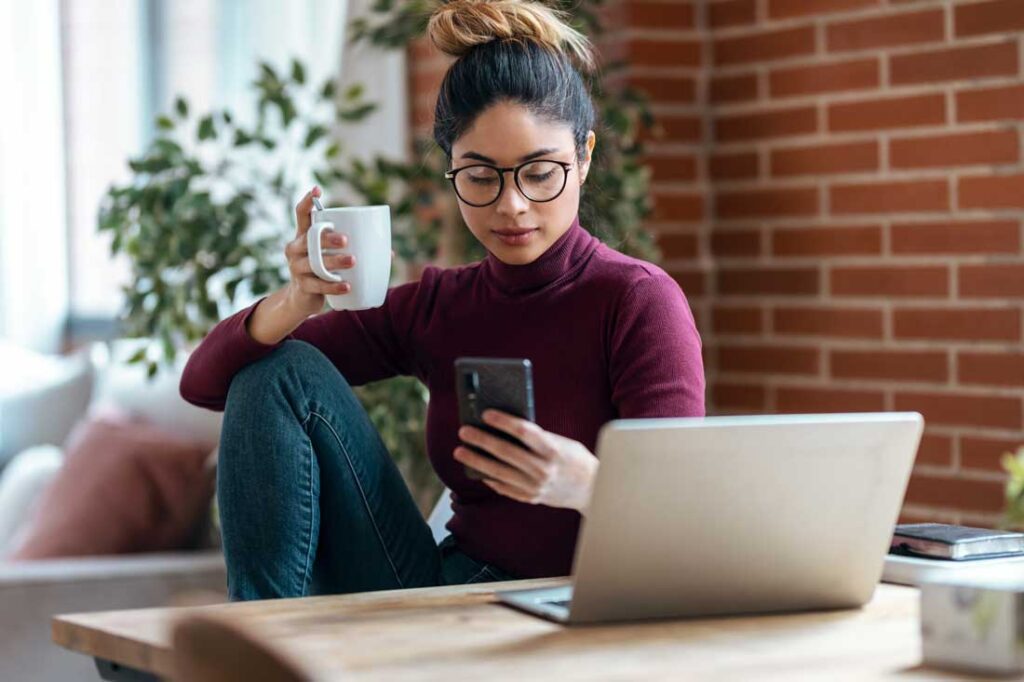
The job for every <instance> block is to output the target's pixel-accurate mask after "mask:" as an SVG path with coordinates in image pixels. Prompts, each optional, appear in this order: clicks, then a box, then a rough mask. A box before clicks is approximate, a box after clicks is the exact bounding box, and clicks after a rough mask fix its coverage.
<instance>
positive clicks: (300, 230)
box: [284, 186, 355, 317]
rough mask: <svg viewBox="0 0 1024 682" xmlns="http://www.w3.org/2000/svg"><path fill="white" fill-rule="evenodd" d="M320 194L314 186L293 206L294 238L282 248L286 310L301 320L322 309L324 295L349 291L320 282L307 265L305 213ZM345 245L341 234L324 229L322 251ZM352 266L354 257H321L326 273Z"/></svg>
mask: <svg viewBox="0 0 1024 682" xmlns="http://www.w3.org/2000/svg"><path fill="white" fill-rule="evenodd" d="M320 194H321V192H320V187H319V186H314V187H313V189H311V190H310V191H309V192H307V193H306V196H304V197H302V201H300V202H299V203H298V205H297V206H296V207H295V223H296V227H297V229H296V231H295V239H293V240H292V241H290V242H288V244H287V246H285V248H284V253H285V256H287V258H288V270H289V272H290V273H291V281H290V282H289V283H288V285H287V287H286V289H287V300H288V303H289V305H290V307H292V309H294V310H295V311H296V312H299V313H302V314H303V316H304V317H309V316H310V315H315V314H316V313H319V312H320V311H321V310H323V307H324V296H325V295H326V294H344V293H346V292H348V291H350V290H351V288H352V285H351V284H349V283H348V282H344V281H343V282H327V281H325V280H322V279H320V278H319V277H317V276H316V274H315V273H314V272H313V268H312V267H311V266H310V264H309V248H308V245H307V243H306V239H307V237H306V233H307V232H309V226H310V215H309V214H310V211H311V210H312V208H313V197H319V196H320ZM347 245H348V239H347V238H346V237H345V235H342V234H338V233H336V232H333V231H331V230H325V231H324V232H323V235H322V236H321V238H320V248H322V249H343V248H345V246H347ZM354 265H355V256H351V255H343V254H335V255H328V254H324V267H326V268H327V269H328V270H331V271H335V270H347V269H349V268H351V267H352V266H354Z"/></svg>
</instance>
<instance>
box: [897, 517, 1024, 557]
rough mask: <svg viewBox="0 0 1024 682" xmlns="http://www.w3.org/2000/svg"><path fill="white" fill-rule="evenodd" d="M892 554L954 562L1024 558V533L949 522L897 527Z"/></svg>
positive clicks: (910, 524)
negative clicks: (1005, 557)
mask: <svg viewBox="0 0 1024 682" xmlns="http://www.w3.org/2000/svg"><path fill="white" fill-rule="evenodd" d="M889 552H890V553H892V554H905V555H907V556H920V557H930V558H933V559H952V560H954V561H959V560H964V559H989V558H992V557H1002V556H1016V555H1024V533H1014V532H1009V531H1001V530H992V529H990V528H971V527H969V526H953V525H950V524H946V523H903V524H900V525H898V526H896V531H895V533H893V536H892V545H891V546H890V548H889Z"/></svg>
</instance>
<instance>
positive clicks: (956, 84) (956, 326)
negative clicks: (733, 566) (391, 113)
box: [412, 0, 1024, 523]
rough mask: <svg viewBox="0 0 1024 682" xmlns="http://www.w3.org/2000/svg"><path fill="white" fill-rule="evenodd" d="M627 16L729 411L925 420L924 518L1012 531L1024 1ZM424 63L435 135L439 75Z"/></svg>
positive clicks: (669, 237) (668, 206) (701, 7)
mask: <svg viewBox="0 0 1024 682" xmlns="http://www.w3.org/2000/svg"><path fill="white" fill-rule="evenodd" d="M609 14H610V16H611V17H612V18H614V20H615V22H614V24H613V25H614V26H615V27H616V30H615V31H614V32H613V33H612V34H611V35H609V37H608V40H607V41H605V42H604V43H603V44H602V45H601V48H602V53H603V54H604V55H606V56H610V57H626V58H627V59H629V60H630V68H629V71H628V79H629V81H630V82H631V83H633V84H634V85H637V86H639V87H641V88H643V89H645V90H646V91H647V92H648V93H649V94H650V95H651V97H652V100H653V106H654V109H655V113H656V114H657V116H658V119H659V121H660V124H661V126H662V128H663V129H664V131H663V132H664V135H663V136H662V137H660V138H658V139H657V140H656V141H654V143H653V144H651V145H650V146H649V149H650V152H649V156H648V161H649V163H650V165H651V167H652V169H653V173H654V175H653V177H654V185H653V193H654V196H655V199H656V209H655V213H654V216H653V217H652V219H651V221H650V227H651V228H652V229H654V230H655V231H657V232H658V234H659V240H660V243H661V245H662V247H663V250H664V253H665V262H664V266H665V267H666V269H667V270H669V271H670V272H671V273H672V274H673V275H674V276H676V277H677V279H678V280H679V282H680V284H681V285H682V286H683V288H684V290H685V291H686V292H687V294H688V296H689V297H690V300H691V302H692V304H693V307H694V310H695V312H696V313H697V315H698V320H699V323H700V325H701V331H702V334H703V337H704V341H705V347H706V362H707V371H708V377H709V386H710V390H709V396H708V397H709V407H710V411H711V412H712V413H714V412H718V413H749V412H814V411H819V412H820V411H851V410H892V409H895V410H919V411H921V412H922V413H923V414H924V415H925V418H926V422H927V424H928V427H927V431H926V437H925V440H924V443H923V445H922V448H921V451H920V453H919V456H918V463H917V466H916V468H915V472H914V476H913V479H912V482H911V486H910V489H909V491H908V495H907V504H906V507H905V510H904V512H905V513H904V518H906V519H929V520H942V521H957V522H965V523H992V522H994V521H997V520H998V516H999V514H998V513H999V511H1000V509H1001V508H1002V503H1003V502H1002V484H1003V475H1002V473H1001V469H1000V466H999V455H1000V454H1001V453H1002V452H1003V451H1005V450H1008V449H1010V448H1011V447H1016V446H1017V445H1018V444H1024V246H1022V243H1024V231H1022V221H1021V219H1022V217H1024V161H1022V156H1021V150H1022V144H1021V134H1022V132H1024V129H1022V124H1024V75H1022V74H1024V72H1022V67H1024V65H1022V61H1024V45H1022V40H1021V35H1022V30H1024V0H917V1H914V0H911V1H907V0H710V1H707V2H703V1H695V2H681V1H678V0H677V1H667V0H642V1H634V2H628V3H625V4H621V3H620V4H616V5H613V6H612V7H611V8H610V9H609ZM412 54H413V55H414V60H413V64H412V81H413V92H414V97H415V107H414V116H413V117H414V124H422V123H423V122H424V121H429V114H430V111H431V107H432V104H433V99H432V94H433V92H436V85H431V78H432V77H434V76H438V77H439V75H440V74H441V73H443V65H441V66H436V64H435V63H434V62H432V61H431V60H429V59H426V58H424V57H423V56H422V55H421V54H420V49H419V48H417V47H414V48H412ZM435 69H436V72H435ZM431 88H434V90H433V91H432V90H431ZM598 144H600V140H599V141H598ZM837 477H841V472H837Z"/></svg>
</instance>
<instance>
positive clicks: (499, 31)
mask: <svg viewBox="0 0 1024 682" xmlns="http://www.w3.org/2000/svg"><path fill="white" fill-rule="evenodd" d="M567 18H568V15H567V14H566V13H565V12H562V11H560V10H557V9H554V8H552V7H548V6H547V5H545V4H543V3H541V2H535V1H533V0H451V1H450V2H446V3H445V4H443V5H441V6H439V7H438V8H437V9H435V10H434V12H433V14H432V15H431V17H430V21H429V22H428V24H427V35H428V36H429V37H430V40H431V41H432V42H433V43H434V45H435V46H436V47H437V49H439V50H441V51H442V52H444V53H445V54H447V55H451V56H452V57H461V56H463V55H464V54H466V53H467V52H469V51H470V50H471V49H472V48H474V47H476V46H477V45H482V44H483V43H487V42H490V41H492V40H510V41H531V42H534V43H537V44H538V45H540V46H541V47H545V48H547V49H549V50H552V51H554V52H557V53H560V54H564V55H567V56H570V55H571V56H574V57H575V58H576V59H577V60H579V62H580V64H581V65H583V66H586V67H587V68H591V67H592V66H593V63H594V58H593V54H592V52H591V48H590V41H589V40H588V39H587V37H586V36H585V35H583V34H582V33H580V32H579V31H577V30H576V29H575V28H573V27H572V26H570V25H569V24H568V22H567Z"/></svg>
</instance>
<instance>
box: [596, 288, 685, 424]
mask: <svg viewBox="0 0 1024 682" xmlns="http://www.w3.org/2000/svg"><path fill="white" fill-rule="evenodd" d="M613 319H614V326H613V329H612V334H611V344H610V365H611V366H610V372H609V376H610V379H611V388H612V404H613V405H614V406H615V408H616V411H617V413H618V416H619V417H620V418H623V419H632V418H644V417H702V416H704V363H703V360H702V357H701V339H700V334H699V333H698V332H697V325H696V324H695V322H694V319H693V313H692V312H691V311H690V306H689V304H688V303H687V301H686V296H685V295H684V294H683V291H682V290H681V289H680V288H679V285H678V284H677V283H676V282H675V280H673V279H672V278H671V277H669V276H668V275H667V274H665V273H664V272H655V273H653V274H649V275H648V276H647V277H645V278H643V279H640V280H639V281H637V282H635V283H634V284H632V286H631V287H630V289H629V290H628V291H627V292H626V293H625V295H624V296H623V297H622V299H621V301H620V302H619V305H618V308H617V310H616V313H615V315H614V318H613Z"/></svg>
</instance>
